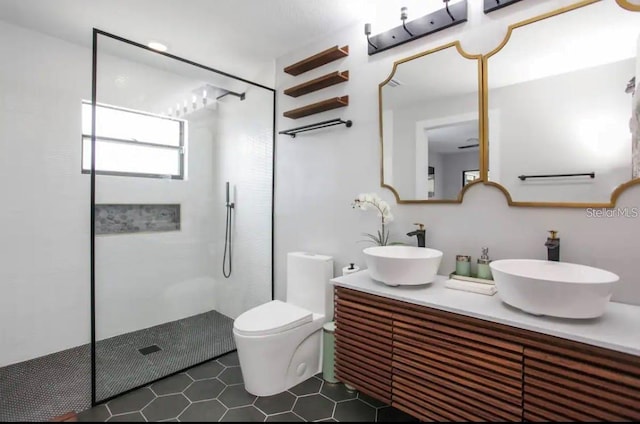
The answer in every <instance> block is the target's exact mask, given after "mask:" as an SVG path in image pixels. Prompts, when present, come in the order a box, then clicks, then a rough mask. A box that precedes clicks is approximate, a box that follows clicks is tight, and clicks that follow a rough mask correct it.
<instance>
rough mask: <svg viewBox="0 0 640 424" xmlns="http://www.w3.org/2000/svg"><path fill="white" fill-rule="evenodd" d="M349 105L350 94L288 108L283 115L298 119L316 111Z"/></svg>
mask: <svg viewBox="0 0 640 424" xmlns="http://www.w3.org/2000/svg"><path fill="white" fill-rule="evenodd" d="M347 105H349V96H342V97H334V98H331V99H327V100H323V101H321V102H318V103H313V104H310V105H307V106H303V107H299V108H297V109H292V110H288V111H286V112H284V113H283V115H284V116H286V117H287V118H291V119H298V118H302V117H303V116H308V115H313V114H314V113H320V112H324V111H327V110H331V109H336V108H339V107H345V106H347Z"/></svg>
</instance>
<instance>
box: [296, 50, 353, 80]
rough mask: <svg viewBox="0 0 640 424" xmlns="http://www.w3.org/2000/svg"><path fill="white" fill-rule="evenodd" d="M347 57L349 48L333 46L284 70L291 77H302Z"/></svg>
mask: <svg viewBox="0 0 640 424" xmlns="http://www.w3.org/2000/svg"><path fill="white" fill-rule="evenodd" d="M345 56H349V46H344V47H338V46H333V47H331V48H328V49H327V50H324V51H321V52H320V53H318V54H315V55H313V56H311V57H308V58H306V59H304V60H301V61H300V62H296V63H294V64H293V65H289V66H287V67H286V68H284V71H285V72H286V73H287V74H289V75H300V74H302V73H304V72H307V71H310V70H312V69H315V68H317V67H319V66H322V65H324V64H326V63H329V62H333V61H334V60H338V59H340V58H341V57H345Z"/></svg>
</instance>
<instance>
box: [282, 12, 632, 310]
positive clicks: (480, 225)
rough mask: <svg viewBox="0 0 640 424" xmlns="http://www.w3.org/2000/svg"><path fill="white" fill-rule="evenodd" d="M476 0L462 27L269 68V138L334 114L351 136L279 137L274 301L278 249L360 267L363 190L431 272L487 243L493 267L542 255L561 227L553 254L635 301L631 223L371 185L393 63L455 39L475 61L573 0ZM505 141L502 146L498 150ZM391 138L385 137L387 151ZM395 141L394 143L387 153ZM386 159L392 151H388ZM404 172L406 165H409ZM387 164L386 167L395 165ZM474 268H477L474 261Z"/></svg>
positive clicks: (365, 214)
mask: <svg viewBox="0 0 640 424" xmlns="http://www.w3.org/2000/svg"><path fill="white" fill-rule="evenodd" d="M482 3H483V2H482V1H480V0H470V1H469V20H468V22H467V23H465V24H462V25H459V26H456V27H454V28H450V29H448V30H445V31H442V32H439V33H436V34H432V35H430V36H428V37H425V38H422V39H420V40H416V41H413V42H411V43H408V44H405V45H403V46H399V47H396V48H393V49H391V50H388V51H386V52H383V53H380V54H377V55H373V56H368V55H367V53H366V48H367V43H366V39H365V37H364V35H363V34H362V24H363V23H364V22H362V23H357V24H354V25H353V26H351V27H349V28H346V29H345V30H343V31H341V32H337V33H335V34H334V35H332V36H331V37H326V38H324V39H320V40H318V41H317V42H315V43H313V44H310V45H308V46H307V47H306V48H304V49H300V50H297V51H293V52H291V53H290V54H287V55H286V56H283V57H281V58H279V59H278V60H277V64H276V69H277V75H276V77H277V88H278V90H279V96H278V122H277V126H278V129H279V130H282V129H286V128H289V127H292V126H298V125H304V124H307V123H313V122H316V121H320V120H324V119H329V118H332V117H335V116H341V117H343V118H346V119H352V120H353V122H354V124H353V127H352V128H350V129H346V128H344V127H332V128H329V129H323V130H317V131H313V132H308V133H305V134H301V135H300V136H298V137H297V138H296V139H295V140H291V139H290V138H288V137H284V136H279V137H278V142H277V152H278V153H277V163H276V205H275V207H276V239H275V243H276V251H275V253H276V297H277V298H280V299H282V298H284V297H285V295H286V293H285V291H286V286H285V281H286V267H285V264H286V252H289V251H293V250H306V251H312V252H317V253H322V254H328V255H332V256H333V257H334V261H335V270H336V272H338V271H339V270H340V269H342V267H343V266H345V265H347V264H348V263H349V262H356V263H358V264H359V265H361V266H363V265H364V257H363V254H362V248H364V247H366V244H363V243H358V241H359V240H361V236H360V234H361V233H362V232H371V231H372V230H375V229H376V228H377V225H378V218H377V217H376V216H375V214H374V213H371V212H370V211H360V210H355V209H352V208H351V206H350V205H351V201H352V199H353V198H354V197H355V196H357V194H358V193H361V192H372V191H374V192H378V193H380V194H381V195H382V196H383V198H384V199H385V200H387V201H388V202H390V203H391V205H392V212H393V214H394V216H395V221H394V222H393V223H392V224H391V225H390V228H391V234H392V237H391V238H392V239H395V240H399V241H405V242H407V243H411V244H413V243H415V240H412V239H409V238H408V237H406V236H405V235H404V234H405V233H406V232H408V231H410V230H411V229H412V228H413V225H412V223H414V222H423V223H425V224H426V228H427V245H428V246H430V247H435V248H438V249H441V250H442V251H443V252H444V258H443V261H442V265H441V266H440V272H441V273H443V274H446V273H448V272H450V271H452V270H453V269H454V264H455V255H456V254H470V255H472V256H473V257H474V259H475V258H477V257H478V256H479V255H480V254H481V250H480V248H481V247H482V246H485V245H486V246H488V247H489V248H490V250H489V253H490V256H491V257H492V258H493V259H499V258H508V257H510V258H514V257H526V258H540V259H542V258H546V248H545V247H544V242H545V240H546V236H547V233H546V231H547V230H549V229H556V230H559V231H560V233H559V236H560V238H561V240H562V245H561V258H562V260H564V261H568V262H578V263H584V264H590V265H594V266H597V267H602V268H605V269H608V270H611V271H613V272H616V273H617V274H619V275H620V277H621V282H620V283H619V284H618V285H617V287H616V289H615V292H614V299H615V300H618V301H623V302H627V303H634V304H640V283H639V282H638V278H637V269H636V265H635V262H636V256H637V254H636V252H638V251H639V249H640V225H638V221H637V219H628V218H610V219H607V218H601V219H596V218H589V217H588V214H587V212H586V211H585V210H583V209H563V208H515V207H509V206H508V205H507V202H506V199H505V197H504V195H503V194H502V192H500V191H499V190H497V189H495V188H492V187H488V186H483V185H475V186H473V187H472V188H470V189H469V190H468V191H467V193H466V195H465V198H464V202H463V203H462V204H460V205H437V204H434V205H396V204H395V199H394V197H393V195H392V193H391V192H390V191H388V190H386V189H382V188H381V187H380V182H379V179H380V150H379V138H378V137H379V135H378V92H377V88H378V84H379V83H380V82H381V81H383V80H384V79H385V78H386V77H387V76H388V74H389V72H390V69H391V66H392V64H393V62H394V61H395V60H398V59H400V58H404V57H407V56H410V55H412V54H415V53H418V52H420V51H423V50H427V49H429V48H433V47H436V46H439V45H442V44H444V43H446V42H450V41H453V40H455V39H460V40H461V42H462V46H463V48H464V49H465V51H467V52H469V53H472V54H478V53H487V52H489V51H491V50H492V49H494V48H495V47H496V46H497V45H498V44H499V43H500V42H501V41H502V39H503V38H504V35H505V33H506V27H507V25H508V24H509V23H512V22H517V21H520V20H523V19H526V18H529V17H532V16H535V15H538V14H541V13H545V12H547V11H550V10H553V9H556V8H557V7H561V6H564V5H568V4H570V3H572V2H571V1H569V0H566V1H565V0H556V1H551V0H547V1H536V2H520V3H517V4H514V5H511V6H509V7H507V8H505V9H502V10H499V11H496V12H493V13H491V14H489V15H484V14H483V12H482ZM336 44H339V45H346V44H348V45H349V51H350V53H349V56H348V57H347V58H345V59H342V60H341V61H339V62H334V63H333V64H331V65H326V66H324V67H321V68H319V69H315V70H313V71H310V72H308V73H305V74H302V75H301V76H299V77H292V76H289V75H288V74H285V73H284V72H282V69H283V68H284V67H286V66H288V65H290V64H292V63H294V62H296V61H298V60H300V59H302V58H305V57H307V56H310V55H312V54H315V53H317V52H319V51H322V50H324V49H326V48H327V47H329V46H332V45H336ZM338 68H339V69H340V70H346V69H348V70H349V71H350V77H351V78H350V81H349V82H348V83H346V84H341V85H339V86H336V87H331V88H327V89H324V90H322V91H320V92H317V93H314V94H313V95H308V96H305V97H308V98H305V97H303V98H298V99H291V98H288V96H284V95H283V94H282V90H284V89H285V88H288V87H290V86H293V85H295V84H298V83H300V82H302V81H306V80H309V79H312V78H315V77H317V76H320V75H323V74H325V73H327V72H330V71H332V70H336V69H338ZM343 94H349V95H350V99H349V102H350V103H349V106H348V107H346V108H344V109H340V110H338V111H331V112H325V113H323V114H318V115H312V116H310V117H306V118H303V119H299V120H296V121H295V122H292V121H291V120H290V119H287V118H283V117H282V112H283V111H285V110H289V109H292V108H294V107H299V106H301V105H303V104H307V103H312V102H314V101H318V100H321V99H324V98H329V97H333V96H338V95H343ZM507 141H508V140H502V142H503V143H505V142H507ZM396 142H397V139H395V140H394V143H396ZM397 146H398V145H397V144H396V147H397ZM394 156H395V152H394ZM407 165H410V162H409V163H408V164H407ZM397 166H398V165H397V162H394V169H397ZM639 204H640V187H634V188H632V189H630V190H628V191H626V192H625V193H624V194H623V195H622V196H621V197H620V199H619V200H618V206H621V207H625V206H626V207H636V206H638V205H639ZM474 262H475V260H474Z"/></svg>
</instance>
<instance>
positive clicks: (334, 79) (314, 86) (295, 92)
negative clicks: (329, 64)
mask: <svg viewBox="0 0 640 424" xmlns="http://www.w3.org/2000/svg"><path fill="white" fill-rule="evenodd" d="M345 81H349V71H343V72H340V71H335V72H331V73H330V74H327V75H323V76H321V77H320V78H316V79H312V80H311V81H307V82H304V83H302V84H299V85H296V86H295V87H291V88H287V89H286V90H284V94H286V95H287V96H291V97H299V96H302V95H304V94H308V93H311V92H314V91H318V90H321V89H323V88H325V87H330V86H332V85H336V84H340V83H342V82H345Z"/></svg>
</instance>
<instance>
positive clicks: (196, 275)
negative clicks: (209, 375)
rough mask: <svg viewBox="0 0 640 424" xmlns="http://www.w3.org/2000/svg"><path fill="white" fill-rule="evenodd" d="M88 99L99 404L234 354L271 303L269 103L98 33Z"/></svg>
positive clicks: (266, 92)
mask: <svg viewBox="0 0 640 424" xmlns="http://www.w3.org/2000/svg"><path fill="white" fill-rule="evenodd" d="M220 67H223V64H220ZM85 100H86V102H85V104H84V106H83V108H82V110H83V113H84V114H85V116H84V117H83V122H84V124H85V125H84V127H83V141H82V148H83V171H84V172H86V173H88V174H89V176H90V178H91V190H92V192H91V211H92V222H93V224H92V234H91V236H92V243H91V251H92V306H93V308H92V314H93V322H92V331H93V337H92V339H93V340H92V342H93V343H92V346H93V348H92V350H93V377H94V378H93V383H94V384H93V403H96V402H101V401H104V400H106V399H109V398H112V397H113V396H115V395H118V394H120V393H123V392H125V391H128V390H131V389H134V388H136V387H139V386H142V385H144V384H148V383H149V382H151V381H154V380H156V379H159V378H162V377H165V376H167V375H169V374H172V373H175V372H177V371H180V370H182V369H184V368H187V367H190V366H192V365H195V364H197V363H200V362H203V361H206V360H209V359H211V358H214V357H216V356H219V355H222V354H225V353H227V352H229V351H231V350H233V349H235V345H234V342H233V336H232V326H233V319H234V318H235V317H237V316H238V315H239V314H241V313H242V312H244V311H245V310H248V309H249V308H251V307H253V306H256V305H258V304H261V303H264V302H266V301H268V300H270V299H271V298H272V275H273V274H272V272H273V271H272V268H273V265H272V216H270V215H271V214H265V213H264V210H265V209H267V210H272V202H273V153H274V152H273V148H274V147H273V142H274V91H273V90H272V89H268V88H266V87H264V86H261V85H259V84H255V83H252V82H250V81H247V80H243V79H240V78H236V77H233V76H231V75H228V74H224V73H222V72H218V71H215V70H213V69H210V68H207V67H204V66H201V65H198V64H196V63H193V62H190V61H187V60H183V59H180V58H177V57H175V56H172V55H170V54H165V53H159V52H156V51H153V50H151V49H149V48H146V47H145V46H143V45H140V44H137V43H134V42H131V41H128V40H125V39H122V38H120V37H117V36H114V35H111V34H107V33H104V32H102V31H98V30H96V31H95V32H94V74H93V98H92V99H85ZM79 106H80V105H79ZM229 182H233V184H232V191H233V196H231V194H230V190H231V188H230V186H229ZM235 202H237V203H238V204H240V205H241V206H242V207H241V208H234V203H235ZM222 204H224V205H225V207H224V209H223V208H222V207H221V205H222ZM232 240H233V245H232V244H231V241H232ZM232 248H233V263H232V256H231V254H232ZM221 263H222V264H223V266H222V272H221V269H220V264H221ZM232 264H233V265H234V267H233V275H232V274H231V270H232V268H231V266H232ZM236 265H237V266H236Z"/></svg>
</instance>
